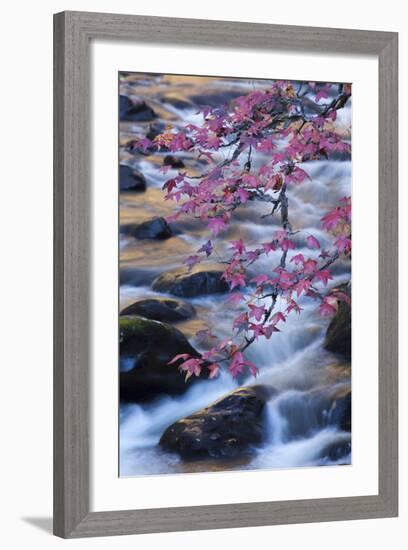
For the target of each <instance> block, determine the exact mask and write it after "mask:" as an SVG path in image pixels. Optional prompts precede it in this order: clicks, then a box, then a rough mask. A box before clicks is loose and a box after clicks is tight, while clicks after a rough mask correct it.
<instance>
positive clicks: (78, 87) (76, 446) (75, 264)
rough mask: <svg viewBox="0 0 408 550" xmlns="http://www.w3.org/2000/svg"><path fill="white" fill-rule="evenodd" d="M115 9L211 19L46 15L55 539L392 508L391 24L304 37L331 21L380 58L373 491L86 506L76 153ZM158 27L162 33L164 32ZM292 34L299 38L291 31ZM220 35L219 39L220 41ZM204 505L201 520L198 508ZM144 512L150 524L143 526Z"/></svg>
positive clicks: (394, 66) (83, 199)
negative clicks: (50, 70)
mask: <svg viewBox="0 0 408 550" xmlns="http://www.w3.org/2000/svg"><path fill="white" fill-rule="evenodd" d="M124 18H127V20H128V22H127V27H126V31H125V32H123V33H119V36H118V37H119V38H123V37H124V35H125V36H127V33H129V32H130V31H129V28H131V27H132V24H133V25H135V26H136V28H139V27H140V26H141V25H140V23H141V22H143V25H142V26H143V27H144V28H146V20H149V21H150V22H151V23H152V24H153V25H159V26H160V24H162V23H160V22H163V21H165V22H168V21H172V22H173V24H174V25H176V26H177V24H181V25H182V26H183V33H182V34H183V36H184V34H186V33H187V31H188V28H189V27H188V26H189V24H190V25H193V26H194V24H196V23H193V22H197V21H198V22H199V24H200V26H204V27H205V25H206V24H207V25H208V28H209V30H211V28H213V25H214V21H213V20H208V21H207V20H195V19H191V20H186V19H177V18H160V17H152V16H137V15H132V16H126V15H122V14H101V13H91V12H76V11H65V12H60V13H58V14H55V15H54V255H55V256H54V257H55V260H54V534H55V535H57V536H60V537H63V538H78V537H89V536H102V535H119V534H136V533H152V532H170V531H182V530H197V529H215V528H228V527H249V526H256V525H276V524H284V523H286V524H288V523H306V522H319V521H341V520H346V519H347V520H350V519H365V518H367V519H368V518H380V517H395V516H397V515H398V415H397V410H398V409H397V405H398V368H397V364H398V357H397V339H398V336H397V322H398V319H397V302H398V289H397V275H396V271H395V266H396V265H397V251H398V241H397V234H398V228H397V204H398V195H397V186H398V175H397V171H398V152H397V147H398V126H397V118H398V33H394V32H383V31H354V30H350V29H323V31H324V33H323V34H320V35H319V34H318V35H317V37H315V38H314V40H315V41H316V40H317V41H320V44H321V46H320V47H322V46H323V45H324V47H325V48H326V51H327V48H328V46H329V44H327V42H325V41H327V38H322V36H323V35H324V36H325V37H326V36H329V35H330V31H334V32H335V33H336V39H337V40H338V41H339V42H338V43H336V48H335V51H337V52H338V51H342V52H343V49H342V48H345V47H346V46H347V45H348V46H349V47H350V48H351V51H349V52H347V51H346V50H344V52H343V53H359V52H357V50H356V47H355V42H353V41H352V42H350V41H349V40H346V39H344V40H343V41H342V40H341V38H339V36H340V35H341V34H342V33H343V36H344V37H349V36H351V35H353V34H354V35H355V36H356V37H357V36H358V37H359V40H360V39H361V37H362V36H366V37H367V39H368V40H369V45H368V46H369V47H368V46H367V47H366V48H363V49H364V51H363V52H362V53H367V52H366V50H367V49H369V51H370V52H371V53H372V54H373V55H377V56H378V58H379V92H380V95H379V129H380V132H379V133H380V139H379V148H380V150H379V176H380V186H379V187H380V209H379V215H380V235H379V239H380V241H379V254H380V273H379V277H380V281H381V280H385V279H384V278H385V277H388V281H389V282H388V283H387V285H385V286H384V287H382V289H383V293H382V294H381V293H379V294H380V295H379V308H380V322H379V338H380V349H379V358H380V361H379V362H380V365H379V367H380V368H379V399H380V401H379V405H380V406H379V431H380V436H381V437H379V494H378V495H369V496H361V497H342V498H330V499H310V500H304V501H299V500H298V501H278V502H266V503H264V502H263V503H249V504H245V503H240V504H227V505H213V506H197V507H183V508H179V507H177V508H156V509H150V510H126V511H109V512H90V510H89V495H90V487H89V479H90V478H89V451H88V442H89V429H88V418H89V415H88V413H89V403H88V400H89V397H88V396H89V349H88V341H89V249H90V233H89V220H88V219H87V218H88V216H86V215H84V214H86V213H87V212H88V213H89V208H90V205H91V203H90V200H91V197H90V190H89V186H87V184H86V182H87V181H89V180H88V167H87V162H86V160H87V158H89V128H88V120H89V106H88V104H87V98H88V90H89V82H88V79H87V74H86V68H87V67H88V63H89V42H90V40H91V39H92V38H95V37H98V36H101V37H106V36H110V37H114V35H115V32H116V33H118V28H120V25H121V22H123V20H124ZM129 21H130V22H129ZM180 22H182V23H180ZM224 23H226V24H228V25H232V26H233V27H235V28H238V27H237V25H238V26H240V28H246V30H247V34H248V35H250V34H251V30H250V29H251V28H256V33H258V34H257V36H258V39H259V32H261V31H262V32H261V34H262V33H264V32H265V29H273V30H275V31H276V32H277V29H278V27H279V28H280V31H281V32H283V33H285V29H290V30H291V31H293V29H296V30H297V31H299V29H303V30H304V31H306V32H307V33H310V31H311V30H312V31H313V30H314V28H313V27H295V26H278V25H265V24H259V23H236V22H217V24H221V25H222V24H224ZM118 26H119V27H118ZM261 27H262V29H261ZM155 28H156V27H155ZM316 29H317V28H316ZM317 30H319V29H317ZM339 33H340V34H339ZM168 34H169V33H167V34H166V37H163V39H168ZM170 34H171V32H170ZM209 34H210V37H209V38H210V39H211V33H209ZM300 34H302V33H300ZM216 36H217V37H218V35H216ZM178 39H179V36H178ZM218 39H219V37H218ZM156 40H157V37H156ZM195 40H196V38H195ZM207 40H208V39H207ZM251 40H252V39H251ZM298 40H301V38H299V37H298ZM346 42H347V44H346ZM357 42H358V41H357ZM222 43H223V44H224V45H230V44H229V43H228V41H227V42H225V40H224V41H223V42H222ZM255 43H256V40H254V41H253V42H251V44H252V46H250V47H256V46H255ZM271 43H273V40H272V42H271ZM323 43H324V44H323ZM218 45H220V44H218ZM232 45H234V44H232ZM258 46H259V47H260V44H259V45H258ZM269 47H271V46H269ZM297 47H298V46H296V48H297ZM315 47H316V46H315ZM296 48H295V49H296ZM360 53H361V52H360ZM78 91H80V93H78ZM381 182H386V187H387V193H385V192H383V195H381V193H382V189H385V187H384V184H383V185H381ZM384 193H385V194H384ZM381 197H383V202H381ZM390 215H391V218H390ZM384 227H385V228H386V229H385V230H384ZM390 243H391V244H390ZM381 255H383V256H382V259H381ZM382 321H383V322H382ZM302 506H303V510H302ZM220 513H221V514H222V515H221V516H220ZM180 514H182V515H183V514H184V516H183V518H182V519H183V521H182V522H181V523H180V521H176V520H177V516H180ZM203 514H204V519H205V520H203V519H202V518H203ZM271 514H272V516H271ZM200 518H201V519H200ZM153 522H156V523H155V524H154V525H153ZM148 524H149V526H148V527H147V525H148Z"/></svg>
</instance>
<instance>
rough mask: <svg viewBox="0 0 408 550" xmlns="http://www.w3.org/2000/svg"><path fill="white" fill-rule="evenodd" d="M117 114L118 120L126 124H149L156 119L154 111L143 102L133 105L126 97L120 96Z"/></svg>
mask: <svg viewBox="0 0 408 550" xmlns="http://www.w3.org/2000/svg"><path fill="white" fill-rule="evenodd" d="M122 98H126V99H122ZM119 113H120V120H123V121H126V122H150V121H151V120H154V119H155V118H157V115H156V113H155V112H154V110H153V109H152V108H151V107H150V105H148V104H147V103H146V102H145V101H139V102H137V103H133V101H131V100H130V99H129V98H128V97H127V96H120V101H119Z"/></svg>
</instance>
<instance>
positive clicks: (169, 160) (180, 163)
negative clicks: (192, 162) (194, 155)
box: [163, 155, 185, 168]
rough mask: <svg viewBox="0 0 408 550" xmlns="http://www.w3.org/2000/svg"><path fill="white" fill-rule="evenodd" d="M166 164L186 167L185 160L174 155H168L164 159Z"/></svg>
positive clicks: (173, 166) (174, 166)
mask: <svg viewBox="0 0 408 550" xmlns="http://www.w3.org/2000/svg"><path fill="white" fill-rule="evenodd" d="M163 165H164V166H171V167H172V168H184V167H185V164H184V162H183V161H182V160H181V159H180V158H178V157H175V156H174V155H166V156H165V157H164V159H163Z"/></svg>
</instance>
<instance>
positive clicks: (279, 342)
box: [120, 74, 351, 476]
mask: <svg viewBox="0 0 408 550" xmlns="http://www.w3.org/2000/svg"><path fill="white" fill-rule="evenodd" d="M255 86H263V87H265V86H267V83H266V82H265V81H259V82H257V83H256V84H254V83H253V82H249V81H248V82H245V81H241V80H226V79H209V78H203V79H200V78H194V77H190V78H186V79H185V81H184V84H183V85H181V84H180V80H177V79H176V78H174V77H164V78H162V77H158V76H153V75H146V76H145V77H144V78H140V77H138V76H136V75H135V74H133V75H126V76H125V77H123V79H122V82H121V93H123V94H126V95H128V96H130V97H131V98H132V97H133V98H134V99H136V98H142V99H145V100H146V101H147V102H148V103H149V104H150V105H151V106H152V107H153V108H154V109H155V111H156V112H157V113H158V114H159V116H160V121H161V122H164V123H169V122H170V123H172V124H182V123H183V124H186V123H188V122H194V123H199V122H200V120H201V115H199V114H197V107H196V106H195V105H194V100H193V99H192V98H194V97H196V96H197V95H199V94H204V93H207V94H212V95H217V94H218V95H222V94H223V93H225V92H228V93H229V92H233V93H235V95H238V94H242V93H246V92H248V91H249V90H251V89H253V88H254V87H255ZM169 98H170V99H169ZM167 99H168V101H167ZM175 99H178V100H183V101H191V103H192V105H191V106H186V105H184V104H183V108H182V109H181V108H177V107H176V106H175V105H178V103H177V101H175ZM170 100H171V101H170ZM350 117H351V113H350V108H346V109H344V111H343V112H341V116H339V118H338V121H337V124H339V125H340V126H341V127H343V128H344V131H345V133H347V131H348V130H347V128H348V127H349V124H350ZM148 127H149V124H146V123H132V122H121V125H120V130H121V134H120V142H121V148H120V158H121V162H124V163H126V164H129V165H131V166H133V167H135V168H137V169H138V170H139V171H140V172H142V173H143V174H144V176H145V177H146V180H147V185H148V188H147V190H146V192H144V193H131V192H125V193H121V195H120V223H121V224H124V223H129V222H132V223H135V222H141V221H144V220H147V219H150V218H152V217H154V216H165V215H168V214H169V213H170V212H172V208H174V205H173V204H171V203H170V201H164V200H163V196H164V195H163V192H162V190H161V187H162V185H163V183H164V182H165V181H166V180H167V179H168V178H169V177H172V176H174V175H175V174H176V171H174V170H171V171H170V172H168V173H167V174H166V175H163V174H161V173H160V172H159V170H158V168H159V166H160V165H161V164H162V161H163V158H162V157H163V156H164V154H165V153H163V154H162V155H160V154H157V155H155V156H142V155H135V154H134V153H132V152H131V151H129V150H128V148H127V146H126V143H127V141H129V140H131V139H132V138H134V137H135V136H144V135H145V133H146V131H147V129H148ZM180 156H181V157H182V158H183V160H184V162H185V164H186V166H187V167H188V168H189V170H190V172H194V171H197V173H199V172H200V171H203V166H202V165H200V164H199V163H198V162H197V161H195V160H194V159H191V158H189V156H188V155H187V154H185V153H183V154H182V155H180ZM261 161H262V158H261V157H257V158H255V162H261ZM305 169H306V170H307V172H308V173H309V175H310V176H311V180H312V181H311V182H306V183H304V184H302V185H299V186H297V187H296V188H295V189H294V190H293V191H291V193H290V196H289V200H290V206H289V208H290V210H289V216H290V220H291V222H292V225H293V228H294V229H295V230H296V229H297V227H299V228H300V227H302V229H303V230H304V231H302V234H305V235H307V234H308V233H309V232H313V234H314V235H316V237H317V238H318V239H319V240H320V242H321V244H322V247H325V245H326V244H328V240H327V235H326V234H325V233H324V232H322V231H321V230H320V218H321V216H322V215H323V214H324V212H325V211H326V210H327V209H329V208H330V207H332V206H333V205H335V204H336V201H337V199H338V198H341V197H343V196H344V195H349V194H350V188H351V183H350V182H351V162H350V160H349V159H339V160H330V161H314V162H309V163H307V166H305ZM266 212H268V206H267V205H254V204H251V205H250V206H248V207H247V206H245V207H241V209H240V210H239V211H238V212H237V216H236V217H235V218H234V221H233V222H232V224H231V227H230V228H229V229H228V231H227V232H226V233H224V234H222V237H221V238H220V239H218V240H219V250H222V247H223V246H225V245H223V242H222V241H223V240H233V239H239V238H241V237H242V238H243V239H244V240H245V241H246V242H249V243H250V242H251V241H253V242H257V241H258V242H259V240H260V241H265V240H268V237H269V236H270V235H271V234H272V232H273V230H274V228H275V227H276V226H275V225H274V222H273V220H271V218H270V217H269V218H262V217H261V216H262V214H264V213H266ZM177 228H178V229H179V232H178V234H177V235H176V236H175V237H172V238H170V239H168V240H164V241H153V240H143V241H136V240H135V239H133V238H132V237H128V236H124V235H121V236H120V254H121V257H120V280H121V286H120V307H121V309H122V308H123V307H125V306H127V305H129V304H131V303H132V302H134V301H136V300H137V299H142V298H146V297H151V296H166V295H164V294H159V293H157V292H154V291H152V290H151V282H152V281H153V279H154V278H155V277H156V276H157V275H158V274H160V273H162V272H165V271H168V270H170V269H173V268H175V267H180V265H181V264H182V262H183V259H185V257H186V256H188V255H189V254H191V253H193V252H195V251H196V250H197V249H198V248H199V247H200V246H201V244H202V243H203V242H204V241H205V240H207V239H208V234H207V232H206V230H205V228H204V227H203V226H202V225H200V223H198V222H197V223H193V222H191V221H181V222H180V223H178V224H177ZM301 239H302V237H299V244H300V246H301V245H302V240H301ZM299 251H300V252H301V251H302V250H299ZM304 253H305V254H306V253H307V254H308V255H311V251H310V250H307V251H306V250H304ZM275 260H276V258H275ZM276 263H277V262H276V261H275V262H274V257H273V255H272V254H270V255H269V256H268V257H265V259H264V260H262V261H259V262H257V263H256V264H255V265H256V268H254V274H256V273H257V272H262V271H263V269H265V268H266V267H267V266H270V265H276ZM333 273H334V276H335V280H334V281H333V284H338V283H342V282H345V281H348V280H349V279H350V263H349V262H346V261H342V262H339V263H338V264H337V265H336V266H335V268H334V269H333ZM183 300H185V301H189V302H190V303H191V304H192V305H193V306H194V307H195V308H196V310H197V316H196V317H195V318H194V319H192V320H189V321H185V322H181V323H177V325H175V326H177V328H178V329H180V330H181V331H182V332H183V333H184V334H185V335H186V336H187V337H188V338H189V340H190V342H191V343H192V345H193V346H194V347H195V348H196V349H198V350H199V351H203V349H204V347H205V343H203V342H202V341H200V340H199V339H197V337H196V336H195V334H196V332H197V331H198V330H200V329H204V328H207V327H211V329H212V330H213V332H215V333H216V334H217V335H218V336H227V335H228V334H229V331H230V329H231V325H232V319H233V317H235V316H236V315H237V310H236V308H235V307H233V306H231V305H229V304H228V303H226V296H223V295H210V296H201V297H197V298H193V299H186V298H183ZM277 305H278V306H279V304H277ZM300 305H301V307H303V308H304V311H302V314H301V315H299V316H298V315H296V314H295V313H292V314H291V315H289V316H288V319H287V322H286V324H285V327H284V330H282V332H280V333H276V334H274V335H273V337H272V338H271V339H270V340H265V339H260V340H259V341H258V342H257V343H255V344H253V345H252V346H251V347H250V348H249V349H248V350H247V352H246V354H247V357H248V359H249V360H251V361H252V362H254V363H255V364H256V365H257V366H258V367H259V370H260V373H259V376H258V377H257V379H256V381H255V380H254V378H252V377H248V378H247V379H245V380H241V381H240V383H241V385H251V384H254V383H261V384H270V385H271V386H273V387H274V388H275V389H276V390H277V393H276V394H274V396H273V397H272V398H271V399H270V401H269V402H268V404H267V407H266V429H267V437H266V440H265V442H264V444H263V445H262V446H261V447H260V448H259V449H257V450H256V451H257V452H255V453H254V454H253V455H252V458H248V457H245V458H243V459H240V460H229V461H226V460H223V461H220V460H218V461H217V460H215V459H214V460H211V459H208V460H206V461H194V462H186V461H183V460H182V459H180V458H179V457H178V456H177V455H174V454H170V453H165V452H163V451H162V450H160V449H159V447H158V445H157V444H158V441H159V439H160V436H161V435H162V433H163V431H164V430H165V429H166V428H167V427H168V426H169V425H170V424H171V423H172V422H174V421H176V420H178V419H180V418H182V417H185V416H187V415H189V414H191V413H193V412H195V411H197V410H199V409H201V408H203V407H205V406H207V405H209V404H210V403H212V402H213V401H214V400H216V399H218V398H219V397H222V396H223V395H225V394H226V393H228V392H229V391H231V390H233V389H234V388H236V387H238V383H237V382H236V381H234V380H233V379H232V378H231V377H230V376H229V375H228V374H226V373H223V374H221V376H220V377H219V378H217V379H215V380H211V381H208V380H203V381H199V382H198V383H196V384H195V385H193V386H192V387H190V389H189V390H188V391H186V392H185V393H184V394H183V395H181V396H177V397H161V398H159V399H158V400H156V401H155V402H153V403H150V404H146V405H132V404H130V405H123V406H121V410H120V473H121V475H122V476H134V475H144V474H164V473H178V472H194V471H216V470H225V469H227V470H231V469H240V470H243V469H254V468H266V469H270V468H294V467H302V466H318V465H328V464H337V463H341V464H349V463H350V462H351V451H350V452H346V453H345V454H344V455H343V456H342V457H341V459H338V458H336V457H333V456H332V457H331V458H329V457H328V456H327V454H325V452H324V450H325V449H327V448H329V447H330V445H332V444H333V443H337V444H338V443H344V445H346V447H345V448H346V449H351V446H350V434H349V433H346V432H342V431H341V429H340V427H339V426H338V425H336V423H335V422H333V421H332V420H331V419H330V415H329V411H328V410H327V411H326V410H324V403H323V402H322V400H319V399H318V398H316V399H314V400H313V399H311V395H314V393H313V392H316V391H317V390H318V389H321V388H328V387H329V388H331V389H332V390H333V391H336V389H337V388H339V389H340V391H341V389H342V388H344V387H347V386H349V384H350V368H349V367H347V366H345V365H343V364H342V363H341V362H340V361H339V359H338V358H336V357H335V356H333V355H331V354H330V353H328V352H327V351H325V350H324V348H323V345H322V344H323V340H324V335H325V331H326V329H327V325H328V320H327V319H322V318H321V317H320V316H319V314H318V313H317V312H316V304H315V303H314V302H313V301H312V300H311V299H309V298H303V299H302V300H301V301H300ZM277 310H278V308H277ZM128 368H129V364H126V362H124V363H123V364H121V369H122V370H127V369H128ZM322 403H323V404H322ZM322 408H323V410H322ZM322 418H323V421H322Z"/></svg>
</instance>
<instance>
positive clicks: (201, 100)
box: [190, 90, 245, 107]
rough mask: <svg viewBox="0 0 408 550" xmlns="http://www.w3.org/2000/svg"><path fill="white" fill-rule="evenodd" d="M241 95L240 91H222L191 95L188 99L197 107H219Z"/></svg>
mask: <svg viewBox="0 0 408 550" xmlns="http://www.w3.org/2000/svg"><path fill="white" fill-rule="evenodd" d="M242 95H245V93H243V92H242V91H241V92H238V91H233V90H223V91H219V92H216V93H213V92H209V93H203V94H199V95H193V96H191V97H190V99H191V101H193V102H194V103H195V104H196V105H199V106H203V105H209V106H210V107H219V106H220V105H224V104H226V103H229V102H230V101H232V100H233V99H235V98H237V97H239V96H242Z"/></svg>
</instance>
